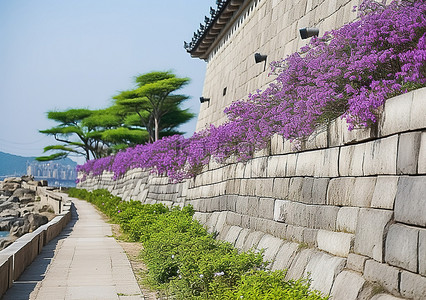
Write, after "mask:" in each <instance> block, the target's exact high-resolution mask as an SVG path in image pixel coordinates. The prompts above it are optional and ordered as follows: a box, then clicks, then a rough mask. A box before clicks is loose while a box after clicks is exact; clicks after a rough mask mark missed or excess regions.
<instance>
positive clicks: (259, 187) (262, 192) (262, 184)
mask: <svg viewBox="0 0 426 300" xmlns="http://www.w3.org/2000/svg"><path fill="white" fill-rule="evenodd" d="M255 185H256V194H255V195H256V196H258V197H272V195H273V187H274V179H273V178H262V179H256V181H255Z"/></svg>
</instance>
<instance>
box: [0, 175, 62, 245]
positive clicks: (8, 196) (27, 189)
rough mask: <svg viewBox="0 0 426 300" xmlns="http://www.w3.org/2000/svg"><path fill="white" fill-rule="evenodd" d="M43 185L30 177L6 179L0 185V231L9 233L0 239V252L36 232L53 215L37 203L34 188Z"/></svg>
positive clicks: (50, 208)
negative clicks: (28, 234)
mask: <svg viewBox="0 0 426 300" xmlns="http://www.w3.org/2000/svg"><path fill="white" fill-rule="evenodd" d="M43 184H44V183H42V182H40V181H35V180H34V178H33V177H32V176H23V177H21V178H18V177H13V178H6V179H5V180H4V181H3V182H2V183H1V185H0V188H1V190H0V231H9V232H10V234H9V236H8V237H6V238H0V250H1V249H4V248H5V247H7V246H9V245H10V244H11V243H12V242H13V241H14V240H15V239H16V238H18V237H20V236H22V235H24V234H26V233H28V232H32V231H34V230H36V229H37V228H38V227H40V226H41V225H44V224H46V223H47V222H48V221H49V220H50V219H52V218H53V217H54V216H55V215H54V213H52V212H53V208H52V207H50V206H49V205H41V204H40V203H39V201H37V197H36V191H35V188H34V187H36V186H42V185H43Z"/></svg>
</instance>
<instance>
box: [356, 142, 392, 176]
mask: <svg viewBox="0 0 426 300" xmlns="http://www.w3.org/2000/svg"><path fill="white" fill-rule="evenodd" d="M397 149H398V135H393V136H390V137H388V138H382V139H379V140H375V141H372V142H368V143H366V144H365V155H364V163H363V170H364V175H365V176H368V175H381V174H384V175H394V174H396V160H397Z"/></svg>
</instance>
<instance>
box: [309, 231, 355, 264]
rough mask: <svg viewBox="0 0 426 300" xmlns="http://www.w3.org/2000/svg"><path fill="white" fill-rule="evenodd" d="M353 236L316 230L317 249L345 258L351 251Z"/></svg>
mask: <svg viewBox="0 0 426 300" xmlns="http://www.w3.org/2000/svg"><path fill="white" fill-rule="evenodd" d="M353 238H354V236H353V234H349V233H343V232H334V231H328V230H322V229H320V230H318V234H317V243H318V248H319V249H321V250H324V251H326V252H328V253H331V254H333V255H336V256H341V257H347V256H348V254H349V251H350V250H351V246H352V241H353Z"/></svg>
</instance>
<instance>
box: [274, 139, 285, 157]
mask: <svg viewBox="0 0 426 300" xmlns="http://www.w3.org/2000/svg"><path fill="white" fill-rule="evenodd" d="M283 152H284V140H283V137H282V136H281V135H278V134H274V135H273V136H272V138H271V153H272V155H275V154H281V153H283Z"/></svg>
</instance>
